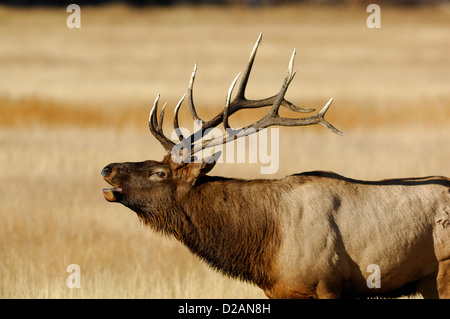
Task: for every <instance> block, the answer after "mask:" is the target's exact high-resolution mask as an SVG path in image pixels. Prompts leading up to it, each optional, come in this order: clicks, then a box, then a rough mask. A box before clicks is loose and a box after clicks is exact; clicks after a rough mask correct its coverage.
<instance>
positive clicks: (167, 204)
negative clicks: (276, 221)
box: [101, 34, 345, 217]
mask: <svg viewBox="0 0 450 319" xmlns="http://www.w3.org/2000/svg"><path fill="white" fill-rule="evenodd" d="M261 39H262V34H260V35H259V37H258V40H257V41H256V44H255V46H254V48H253V51H252V53H251V55H250V59H249V62H248V64H247V67H246V68H245V70H244V72H243V76H242V79H241V82H240V85H239V88H238V91H237V93H236V95H235V97H234V99H233V100H231V96H232V92H233V89H234V87H235V85H236V82H237V80H238V78H239V76H240V74H238V76H237V77H236V78H235V79H234V81H233V82H232V84H231V86H230V89H229V91H228V94H227V98H226V103H225V107H224V109H223V111H222V112H220V113H219V114H217V115H216V116H215V117H214V118H213V119H211V120H210V121H202V120H201V119H200V118H199V117H198V115H197V112H196V109H195V107H194V102H193V85H194V80H195V74H196V71H197V65H195V67H194V71H193V72H192V75H191V79H190V82H189V86H188V90H187V101H188V105H189V108H190V111H191V115H192V118H193V120H194V121H197V123H199V124H200V129H199V131H198V132H195V133H194V134H192V135H190V136H183V134H182V133H181V130H180V128H179V125H178V111H179V108H180V106H181V104H182V102H183V100H184V98H185V96H186V94H185V95H184V96H183V97H182V98H181V100H180V101H179V102H178V104H177V106H176V107H175V112H174V120H173V126H174V130H175V132H176V133H177V135H178V137H179V140H180V141H179V142H178V143H175V142H173V141H172V140H170V139H169V138H167V137H166V136H165V135H164V133H163V129H162V127H163V119H164V111H165V107H166V105H164V107H163V108H162V110H161V112H160V115H159V119H158V118H157V113H158V102H159V94H158V96H157V97H156V100H155V102H154V105H153V108H152V110H151V112H150V118H149V128H150V132H151V133H152V134H153V135H154V136H155V137H156V139H157V140H158V141H159V142H160V143H161V145H162V146H163V147H164V148H165V150H166V151H167V152H168V154H167V155H166V156H165V157H164V159H163V160H162V161H161V162H158V161H153V160H148V161H144V162H137V163H115V164H109V165H108V166H106V167H105V168H103V170H102V172H101V174H102V176H103V178H104V179H105V180H106V181H107V182H108V183H109V184H111V185H112V186H113V188H107V189H103V194H104V196H105V198H106V200H108V201H110V202H119V203H122V204H123V205H125V206H127V207H129V208H131V209H133V210H134V211H136V212H137V213H138V215H139V216H141V217H142V216H143V214H147V215H148V214H151V215H154V214H158V212H160V211H167V210H171V209H173V206H174V205H176V201H177V199H178V200H181V199H182V198H183V196H185V195H186V194H187V192H188V191H189V190H190V189H191V188H192V187H194V186H195V185H196V184H198V183H201V182H202V176H204V175H205V174H207V173H208V172H209V171H210V170H211V169H212V168H213V167H214V165H215V163H216V160H217V159H218V158H219V156H220V153H218V154H214V155H212V156H211V157H208V158H205V159H203V160H202V161H197V160H195V159H196V158H195V154H196V153H198V152H200V151H202V150H204V149H206V148H210V147H214V146H217V145H220V144H224V143H227V142H229V141H232V140H235V139H237V138H241V137H244V136H246V135H249V134H252V133H256V132H258V131H259V130H262V129H264V128H267V127H269V126H273V125H279V126H305V125H313V124H319V125H322V126H325V127H326V128H328V129H330V130H332V131H333V132H334V133H337V134H340V135H345V134H344V133H342V132H341V131H339V130H338V129H336V128H335V127H334V126H333V125H331V124H330V123H328V122H327V121H326V120H325V119H324V115H325V113H326V112H327V110H328V108H329V106H330V104H331V102H332V99H330V100H329V101H328V103H326V104H325V106H324V107H323V108H322V109H321V110H320V111H319V112H318V113H316V114H314V115H312V116H309V117H303V118H285V117H281V116H280V115H279V114H278V113H279V112H278V111H279V108H280V106H283V107H286V108H288V109H290V110H292V111H294V112H300V113H309V112H313V111H315V110H314V109H305V108H301V107H298V106H296V105H294V104H292V103H291V102H289V101H287V100H286V99H285V94H286V91H287V88H288V86H289V84H290V83H291V81H292V79H293V78H294V76H295V71H294V70H293V63H294V57H295V50H294V52H293V54H292V57H291V60H290V63H289V67H288V71H287V74H286V77H285V79H284V81H283V84H282V86H281V89H280V91H279V92H278V93H277V94H276V95H274V96H271V97H268V98H265V99H260V100H248V99H246V98H245V89H246V86H247V82H248V78H249V75H250V71H251V69H252V66H253V62H254V59H255V55H256V52H257V49H258V47H259V44H260V42H261ZM265 106H271V109H270V111H269V112H268V114H267V115H266V116H264V117H263V118H261V119H260V120H258V121H256V122H255V123H253V124H251V125H249V126H246V127H243V128H239V129H232V128H231V127H230V126H229V124H228V118H229V117H230V116H231V115H232V114H234V113H236V112H237V111H239V110H241V109H249V108H260V107H265ZM220 124H223V126H224V129H225V134H223V135H222V136H220V137H217V138H214V139H203V136H204V135H205V133H207V132H208V130H210V129H212V128H215V127H217V126H218V125H220Z"/></svg>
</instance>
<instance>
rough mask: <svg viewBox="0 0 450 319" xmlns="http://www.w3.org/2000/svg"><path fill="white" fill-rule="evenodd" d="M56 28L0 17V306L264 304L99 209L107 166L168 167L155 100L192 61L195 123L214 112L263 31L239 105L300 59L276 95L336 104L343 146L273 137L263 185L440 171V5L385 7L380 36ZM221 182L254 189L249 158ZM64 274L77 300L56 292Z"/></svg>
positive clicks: (281, 18) (134, 15)
mask: <svg viewBox="0 0 450 319" xmlns="http://www.w3.org/2000/svg"><path fill="white" fill-rule="evenodd" d="M67 16H68V13H66V12H65V8H62V9H46V10H43V9H27V10H19V9H10V8H5V7H0V298H264V297H265V296H264V294H263V292H262V291H261V290H259V288H257V287H254V286H251V285H248V284H245V283H241V282H238V281H236V280H233V279H230V278H226V277H223V276H222V275H220V274H219V273H217V272H216V271H214V270H211V269H210V268H209V267H208V266H206V265H204V264H203V263H202V262H200V261H199V260H198V259H197V258H196V257H194V256H191V254H190V253H189V252H188V251H187V249H185V248H184V247H183V246H182V245H181V244H179V243H178V242H176V241H175V240H173V239H169V238H165V237H162V236H160V235H158V234H154V233H153V232H151V231H150V230H149V229H146V228H145V227H144V226H142V225H141V224H140V223H139V222H138V219H137V218H136V216H135V214H134V213H133V212H132V211H130V210H128V209H126V208H125V207H123V206H121V205H115V204H110V203H107V202H106V201H105V200H104V198H103V194H102V192H101V189H102V188H103V187H106V183H105V182H104V181H103V180H102V178H101V176H100V171H101V169H102V168H103V167H104V166H105V165H106V164H108V163H110V162H120V161H139V160H144V159H156V160H159V159H161V158H162V156H163V155H164V152H163V149H162V147H161V146H160V145H159V144H158V143H157V142H156V141H155V139H154V138H153V136H152V135H151V134H150V133H149V132H148V128H147V119H148V112H149V109H150V106H151V105H152V103H153V100H154V98H155V96H156V94H157V93H158V92H160V93H161V99H162V100H163V101H168V102H169V108H172V109H173V107H174V105H175V103H176V102H177V101H178V99H179V98H180V97H181V95H182V94H183V93H184V92H185V91H186V89H187V85H188V81H189V77H190V74H191V71H192V67H193V65H194V63H195V62H197V63H198V72H197V78H196V87H195V93H194V94H195V100H196V103H197V107H198V112H199V115H200V116H201V117H205V118H208V117H210V116H212V115H215V113H217V112H219V111H220V110H221V108H222V107H223V104H224V101H225V96H226V92H227V90H228V87H229V85H230V83H231V81H232V80H233V78H234V77H235V76H236V74H237V73H238V72H240V71H241V70H242V69H243V67H244V66H245V64H246V62H247V59H248V56H249V54H250V51H251V49H252V47H253V44H254V42H255V41H256V38H257V36H258V34H259V32H261V31H262V32H263V33H264V38H263V43H262V46H261V47H260V50H259V53H258V55H257V58H256V62H255V65H254V68H253V72H252V75H251V77H250V83H249V87H248V97H250V98H260V97H265V96H268V95H272V94H273V93H275V92H277V91H278V90H279V87H280V85H281V83H282V80H283V79H284V76H285V72H286V69H287V65H288V62H289V58H290V55H291V53H292V50H293V49H294V48H296V49H297V58H296V69H297V76H296V78H295V79H294V81H293V83H292V84H291V86H290V89H289V91H288V94H287V98H288V99H289V100H291V101H293V102H294V103H296V104H298V105H301V106H309V107H311V106H314V107H321V106H322V105H323V104H324V103H325V102H326V101H328V99H329V98H330V97H334V102H333V105H332V107H331V109H330V111H329V112H328V115H327V119H328V120H329V121H331V122H332V123H333V124H335V125H336V127H338V128H339V129H341V130H342V131H344V132H346V133H347V134H348V136H346V137H341V136H337V135H335V134H332V133H331V132H329V131H327V130H325V129H324V128H323V127H317V128H316V127H306V128H283V129H280V144H279V149H280V169H279V170H278V172H277V173H276V174H274V175H269V176H263V177H267V178H277V177H282V176H285V175H287V174H292V173H297V172H301V171H308V170H331V171H335V172H337V173H340V174H342V175H346V176H349V177H353V178H361V179H383V178H388V177H407V176H424V175H446V176H450V165H449V158H450V90H449V88H450V72H449V71H450V55H449V54H448V53H449V52H450V37H449V34H448V30H449V28H450V8H448V7H437V8H422V9H408V10H400V9H398V8H384V7H382V13H381V18H382V20H381V28H380V29H369V28H367V26H366V18H367V16H368V14H367V13H366V12H365V8H359V9H358V8H356V9H355V8H354V9H351V10H350V9H345V8H339V7H338V8H309V7H276V8H270V9H255V10H249V9H243V8H228V9H227V8H211V7H208V8H203V7H198V8H189V7H178V8H149V9H139V10H138V9H130V8H126V7H105V8H90V7H86V8H84V7H83V8H82V9H81V29H68V28H67V27H66V18H67ZM170 113H171V112H170ZM181 113H182V114H181V116H182V123H184V126H186V127H188V128H190V126H189V125H191V124H190V118H189V116H188V115H189V114H188V112H187V108H185V109H184V110H182V112H181ZM261 114H263V113H261V112H249V113H246V112H243V114H242V116H236V117H235V118H233V119H232V125H234V126H237V125H240V124H243V123H248V122H249V121H252V120H253V119H254V118H255V117H257V116H261ZM168 122H170V121H168ZM214 174H217V175H225V176H229V177H245V178H258V177H261V175H260V165H259V164H230V163H226V164H218V165H217V166H216V168H215V169H214ZM70 264H77V265H79V266H80V270H81V288H73V289H69V288H68V287H67V285H66V280H67V277H68V275H69V273H67V272H66V268H67V266H68V265H70Z"/></svg>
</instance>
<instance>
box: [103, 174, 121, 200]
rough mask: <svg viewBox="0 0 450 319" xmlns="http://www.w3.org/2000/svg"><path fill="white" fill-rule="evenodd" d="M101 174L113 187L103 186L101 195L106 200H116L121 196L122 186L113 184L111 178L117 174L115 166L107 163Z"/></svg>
mask: <svg viewBox="0 0 450 319" xmlns="http://www.w3.org/2000/svg"><path fill="white" fill-rule="evenodd" d="M101 174H102V176H103V179H104V180H105V181H107V182H108V183H109V184H110V185H111V186H114V187H113V188H104V189H103V190H102V191H103V196H105V199H106V200H107V201H108V202H118V201H119V200H120V198H121V197H122V188H121V187H116V186H118V185H114V184H113V182H112V179H113V178H114V176H115V175H116V174H117V168H115V167H113V166H112V165H108V166H106V167H104V168H103V169H102V173H101Z"/></svg>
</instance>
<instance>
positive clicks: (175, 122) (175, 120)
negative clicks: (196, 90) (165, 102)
mask: <svg viewBox="0 0 450 319" xmlns="http://www.w3.org/2000/svg"><path fill="white" fill-rule="evenodd" d="M185 96H186V93H184V94H183V96H182V97H181V99H180V101H178V104H177V106H176V107H175V111H174V114H173V128H174V130H175V133H176V134H177V136H178V139H179V140H180V141H182V140H183V139H184V135H183V133H181V131H180V126H179V125H178V110H179V109H180V106H181V103H183V100H184V98H185Z"/></svg>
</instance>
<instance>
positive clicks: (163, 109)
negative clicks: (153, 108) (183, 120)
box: [158, 102, 167, 134]
mask: <svg viewBox="0 0 450 319" xmlns="http://www.w3.org/2000/svg"><path fill="white" fill-rule="evenodd" d="M166 106H167V102H166V103H164V105H163V107H162V109H161V113H160V114H159V121H158V132H159V133H160V134H163V128H162V125H163V122H164V112H165V111H166Z"/></svg>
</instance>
